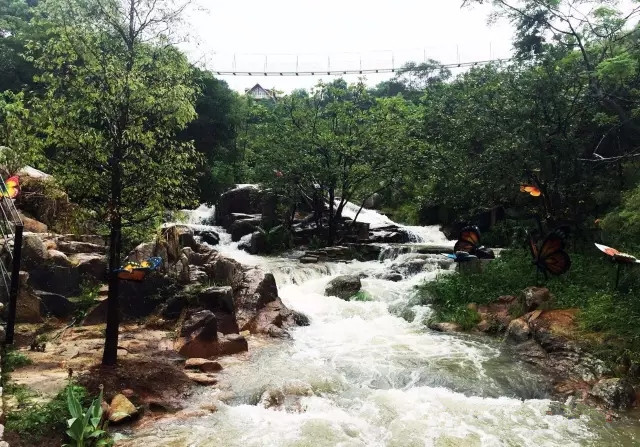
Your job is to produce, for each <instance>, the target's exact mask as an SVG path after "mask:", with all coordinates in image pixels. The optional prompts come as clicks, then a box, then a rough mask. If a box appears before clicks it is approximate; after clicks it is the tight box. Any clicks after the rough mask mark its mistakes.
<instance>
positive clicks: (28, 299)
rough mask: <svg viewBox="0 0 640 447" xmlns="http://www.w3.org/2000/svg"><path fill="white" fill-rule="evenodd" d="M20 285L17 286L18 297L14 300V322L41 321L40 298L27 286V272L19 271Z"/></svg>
mask: <svg viewBox="0 0 640 447" xmlns="http://www.w3.org/2000/svg"><path fill="white" fill-rule="evenodd" d="M19 281H20V287H19V288H18V299H17V300H16V322H18V323H41V322H42V315H41V313H40V298H38V296H37V295H36V294H35V293H34V292H33V289H32V288H31V287H29V285H28V281H29V274H28V273H27V272H20V276H19Z"/></svg>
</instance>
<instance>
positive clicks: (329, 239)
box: [327, 186, 336, 247]
mask: <svg viewBox="0 0 640 447" xmlns="http://www.w3.org/2000/svg"><path fill="white" fill-rule="evenodd" d="M335 199H336V191H335V188H334V187H333V186H332V187H330V188H329V233H328V236H327V245H328V246H329V247H333V243H334V241H335V231H336V220H335V215H334V213H333V209H334V207H335V206H336V204H335Z"/></svg>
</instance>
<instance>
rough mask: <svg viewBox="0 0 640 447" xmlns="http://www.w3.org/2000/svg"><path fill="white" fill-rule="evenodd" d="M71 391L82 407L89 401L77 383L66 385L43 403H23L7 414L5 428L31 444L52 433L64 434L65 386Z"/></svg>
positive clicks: (66, 416) (67, 411)
mask: <svg viewBox="0 0 640 447" xmlns="http://www.w3.org/2000/svg"><path fill="white" fill-rule="evenodd" d="M69 386H71V387H73V391H74V393H75V395H76V396H77V397H78V399H79V400H80V401H81V402H82V405H83V407H84V406H87V405H89V404H90V403H91V399H90V398H89V396H88V393H87V390H86V389H85V388H84V387H82V386H79V385H74V384H71V385H67V387H65V388H64V389H63V390H61V391H60V392H59V393H58V394H57V395H56V396H55V397H54V398H53V399H51V400H50V401H49V402H47V403H45V404H33V405H24V407H23V408H20V409H17V410H14V411H11V412H10V413H8V414H7V420H6V424H5V428H6V429H7V430H8V431H11V432H14V433H16V434H17V435H18V436H19V437H20V439H21V440H23V441H27V442H30V443H31V445H40V444H39V443H40V441H42V440H43V439H45V438H46V437H50V436H51V435H52V433H59V434H61V435H62V434H64V433H65V430H66V429H67V422H66V421H67V419H68V418H69V417H70V416H69V410H68V409H67V397H66V396H67V394H66V393H67V388H68V387H69Z"/></svg>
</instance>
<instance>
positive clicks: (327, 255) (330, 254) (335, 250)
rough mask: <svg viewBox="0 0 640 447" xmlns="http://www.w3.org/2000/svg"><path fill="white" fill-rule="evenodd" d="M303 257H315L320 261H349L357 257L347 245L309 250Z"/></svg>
mask: <svg viewBox="0 0 640 447" xmlns="http://www.w3.org/2000/svg"><path fill="white" fill-rule="evenodd" d="M303 257H312V258H317V259H318V261H321V262H326V261H332V262H337V261H351V260H352V259H355V258H356V257H357V253H356V252H355V251H354V250H352V249H351V248H350V247H348V246H336V247H326V248H321V249H318V250H309V251H307V252H306V253H305V254H304V255H303Z"/></svg>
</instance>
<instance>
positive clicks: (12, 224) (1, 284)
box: [0, 177, 24, 345]
mask: <svg viewBox="0 0 640 447" xmlns="http://www.w3.org/2000/svg"><path fill="white" fill-rule="evenodd" d="M0 191H7V186H6V185H5V183H4V180H3V179H2V177H0ZM23 232H24V225H23V223H22V219H20V215H19V214H18V210H17V208H16V206H15V204H14V202H13V199H10V198H9V197H6V194H3V195H2V197H1V198H0V296H1V297H2V300H1V301H2V302H5V303H8V310H7V327H6V338H5V343H6V344H9V345H10V344H13V334H14V330H15V321H16V305H17V299H18V290H19V287H20V258H21V256H22V235H23Z"/></svg>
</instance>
